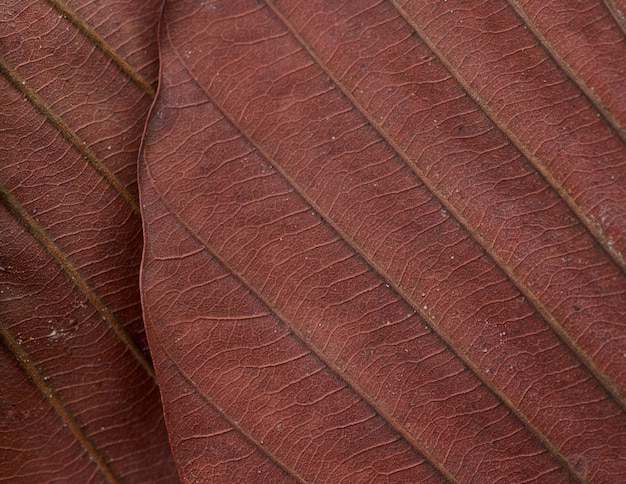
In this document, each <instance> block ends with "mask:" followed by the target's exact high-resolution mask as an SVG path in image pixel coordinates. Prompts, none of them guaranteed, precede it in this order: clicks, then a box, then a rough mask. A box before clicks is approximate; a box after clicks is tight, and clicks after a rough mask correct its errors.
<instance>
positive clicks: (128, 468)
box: [0, 1, 177, 483]
mask: <svg viewBox="0 0 626 484" xmlns="http://www.w3.org/2000/svg"><path fill="white" fill-rule="evenodd" d="M126 3H127V5H126V6H125V10H124V9H121V8H120V7H121V5H119V4H118V3H117V2H100V3H99V4H97V5H96V4H94V3H88V2H74V4H73V5H72V7H73V8H76V9H78V11H79V12H80V14H81V15H83V16H85V20H86V21H87V22H88V23H89V24H90V25H91V26H92V27H93V28H94V29H95V36H102V39H103V40H104V42H106V43H107V44H108V45H109V46H110V47H111V48H112V49H113V51H115V52H117V54H118V55H119V56H120V57H121V58H125V59H126V60H127V61H128V62H130V63H131V64H132V65H133V66H135V67H136V68H137V70H136V71H135V76H143V77H144V78H145V79H147V83H148V84H146V86H148V90H147V91H146V89H145V87H144V88H142V87H141V86H140V85H138V84H137V83H135V82H133V81H132V80H131V78H130V77H129V74H128V73H124V72H123V71H122V70H121V69H120V67H119V66H118V65H116V64H115V62H113V59H112V57H111V54H108V53H106V52H103V50H102V49H101V48H98V47H96V43H97V42H98V39H97V38H96V37H95V36H94V34H89V33H86V32H81V30H79V29H78V28H77V26H76V22H74V23H73V22H72V20H73V19H72V10H71V9H67V10H66V11H64V12H62V11H59V10H58V9H55V8H53V7H52V6H51V5H50V4H48V3H46V2H44V1H28V2H22V1H14V2H8V4H7V2H5V3H4V5H3V7H1V8H0V10H1V20H0V55H1V56H2V59H1V61H2V71H3V74H4V75H3V76H0V106H2V108H1V109H0V130H1V131H0V137H1V138H0V159H1V160H2V161H1V162H0V198H1V200H2V202H3V204H2V205H1V206H0V227H2V229H1V230H0V329H1V340H2V342H3V343H4V345H3V346H2V349H1V352H2V355H1V358H2V362H0V385H1V387H0V479H1V480H8V481H10V482H27V483H33V482H52V481H55V482H106V481H114V480H121V481H126V482H172V481H175V480H176V479H177V472H176V467H175V465H174V462H173V460H172V457H171V451H170V449H169V445H168V441H167V434H166V430H165V425H164V423H163V415H162V408H161V403H160V398H159V391H158V387H157V385H156V381H155V379H154V375H153V373H152V372H153V370H152V368H151V364H150V362H149V361H148V356H147V355H148V348H147V346H146V341H145V334H144V331H143V325H142V317H141V307H140V300H139V292H138V271H139V262H140V257H141V247H142V236H141V222H140V214H139V210H138V205H137V201H136V197H137V189H136V159H137V151H138V148H139V143H140V140H141V133H142V130H143V125H144V121H145V117H146V114H147V111H148V109H149V106H150V103H151V100H152V96H151V92H150V91H151V90H152V88H151V87H150V84H155V83H156V75H157V63H156V61H157V56H156V41H155V34H156V22H157V17H158V9H159V7H160V4H159V2H158V1H149V2H144V3H145V4H141V3H140V2H134V3H133V2H126ZM130 5H134V10H131V9H130V8H129V6H130ZM144 83H146V81H144ZM29 101H30V102H29ZM46 105H47V107H46ZM37 106H39V109H38V108H37ZM71 143H74V145H72V144H71ZM90 162H91V163H90ZM94 164H95V165H96V166H100V167H101V168H98V169H96V168H94V166H93V165H94ZM102 167H105V168H102ZM107 171H108V173H107ZM105 176H108V177H109V180H107V179H105ZM112 183H117V184H118V186H119V188H118V189H117V190H116V189H115V188H113V186H112ZM133 204H135V206H134V208H133ZM111 324H117V325H118V326H119V329H118V330H116V331H114V330H113V329H112V327H111ZM116 332H117V333H118V334H116ZM124 339H125V340H124ZM11 353H12V354H11ZM16 358H17V360H16ZM18 361H19V362H20V363H21V365H20V364H18Z"/></svg>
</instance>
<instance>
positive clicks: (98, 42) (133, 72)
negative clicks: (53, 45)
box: [47, 0, 155, 99]
mask: <svg viewBox="0 0 626 484" xmlns="http://www.w3.org/2000/svg"><path fill="white" fill-rule="evenodd" d="M47 1H48V3H49V4H50V5H51V6H52V7H53V8H54V9H55V10H56V11H57V12H59V13H60V14H61V15H63V18H64V19H67V20H68V21H69V22H70V23H71V24H72V25H74V27H76V28H77V29H78V30H79V31H80V32H82V33H83V35H84V36H85V37H87V38H88V39H89V40H90V41H91V43H92V44H94V45H95V46H96V47H97V48H98V49H100V51H102V52H103V53H104V55H106V56H107V57H108V58H109V59H111V61H112V62H113V63H114V64H115V65H116V66H117V67H118V68H119V69H120V70H121V71H122V72H123V73H124V74H126V75H127V76H128V78H129V79H130V80H131V81H133V82H134V83H135V84H136V85H137V86H139V87H140V88H141V90H142V91H144V92H145V93H146V94H147V95H148V96H149V97H150V99H154V95H155V89H154V87H152V85H151V84H150V83H149V82H148V81H147V80H146V79H145V78H144V77H143V76H142V75H141V74H140V73H139V72H138V71H137V69H135V68H134V67H133V66H131V65H130V64H129V63H128V62H127V61H126V59H124V58H123V57H122V56H120V55H119V54H118V53H117V52H116V51H115V49H114V48H113V47H111V46H110V45H109V44H108V43H107V41H106V40H104V39H103V38H102V37H101V36H100V35H99V34H98V33H97V32H96V31H95V30H94V29H93V28H91V26H89V25H88V24H87V22H85V21H84V20H83V19H82V18H80V16H79V15H78V14H77V13H76V12H74V11H73V10H72V9H71V8H70V7H69V5H67V4H66V3H65V2H64V1H63V0H47Z"/></svg>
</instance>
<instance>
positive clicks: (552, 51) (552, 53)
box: [508, 0, 626, 143]
mask: <svg viewBox="0 0 626 484" xmlns="http://www.w3.org/2000/svg"><path fill="white" fill-rule="evenodd" d="M508 3H509V6H510V7H511V9H512V10H513V12H514V13H515V14H516V15H517V17H518V19H519V20H520V22H521V23H522V24H525V25H526V26H527V27H528V30H529V31H530V32H531V33H532V34H533V35H534V36H535V40H536V41H537V43H538V44H539V46H540V47H541V48H542V49H543V50H544V52H545V53H546V55H547V56H548V57H549V58H551V59H552V61H553V62H554V63H555V64H556V65H557V66H559V68H560V69H561V72H563V74H565V76H567V77H568V79H569V80H570V81H572V82H573V83H574V85H575V86H576V87H578V89H579V91H580V92H581V93H582V94H583V96H585V97H586V98H587V100H588V101H589V102H590V103H591V104H592V105H593V106H594V107H595V108H596V109H597V110H598V112H600V114H602V117H603V118H604V120H605V121H606V123H607V124H608V125H609V126H610V128H611V130H612V131H613V133H614V134H615V135H617V137H618V138H619V139H620V140H621V141H622V143H626V130H624V127H623V126H622V125H621V123H620V122H619V120H618V119H617V118H616V117H615V116H614V115H613V113H612V112H611V111H610V110H609V108H607V107H606V105H605V104H604V102H603V101H602V99H601V98H600V96H598V94H597V93H596V92H595V91H594V90H593V89H591V88H590V87H589V86H588V85H587V83H586V82H585V80H584V79H583V78H582V77H581V76H580V75H578V73H577V72H576V70H575V69H574V68H573V67H572V66H571V65H570V64H569V62H567V61H566V60H565V58H564V57H563V56H561V54H560V53H559V51H558V50H557V49H556V47H555V46H554V44H552V42H550V41H549V40H548V39H547V37H546V36H545V35H544V34H543V32H541V30H540V29H539V27H538V26H537V25H536V24H535V23H534V22H533V21H532V19H531V18H530V17H529V16H528V14H527V13H526V12H525V11H524V9H523V8H522V7H521V6H520V4H519V2H518V1H517V0H508Z"/></svg>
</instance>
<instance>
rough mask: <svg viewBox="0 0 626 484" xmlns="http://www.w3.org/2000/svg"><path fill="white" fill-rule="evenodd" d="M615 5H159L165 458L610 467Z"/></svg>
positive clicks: (310, 476) (145, 185)
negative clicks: (168, 445)
mask: <svg viewBox="0 0 626 484" xmlns="http://www.w3.org/2000/svg"><path fill="white" fill-rule="evenodd" d="M542 5H543V4H542ZM560 12H564V17H562V18H557V16H558V15H559V13H560ZM589 12H593V15H591V14H590V13H589ZM565 14H566V15H565ZM618 16H619V15H618V13H617V8H616V7H615V6H614V4H613V2H606V5H605V4H603V3H600V2H575V3H572V2H564V1H563V2H555V1H553V2H549V5H548V7H547V8H546V9H541V8H540V7H538V4H535V3H533V2H510V4H509V3H506V2H478V1H476V2H454V1H452V0H450V1H440V2H426V1H421V2H420V1H413V2H401V1H395V0H393V1H390V2H378V1H374V0H357V1H351V2H347V1H346V2H331V1H330V0H315V1H307V2H304V1H300V2H296V1H293V0H291V1H287V0H282V1H281V0H277V1H268V2H258V1H253V0H249V1H243V0H240V1H233V2H197V1H191V0H179V1H177V2H171V3H169V4H168V5H167V6H166V10H165V13H164V18H163V21H162V31H161V44H160V45H161V62H162V71H161V73H162V75H161V86H160V90H159V96H158V99H157V102H156V104H155V106H154V108H153V112H152V116H151V120H150V126H149V130H148V133H147V136H146V139H145V151H144V162H143V165H142V166H141V171H140V186H141V196H142V204H143V205H142V209H143V215H144V228H145V232H146V248H145V253H144V265H143V275H142V284H143V297H144V300H143V303H144V311H145V320H146V326H147V328H146V329H147V333H148V338H149V341H150V344H151V349H152V351H153V354H154V357H155V362H156V369H157V375H158V378H159V381H160V385H161V391H162V395H163V400H164V406H165V413H166V419H167V421H168V428H169V431H170V438H171V441H172V445H173V449H174V453H175V456H176V459H177V462H178V465H179V470H180V472H181V475H182V477H183V478H184V479H186V480H189V481H198V482H234V481H237V482H282V481H290V480H296V481H300V482H305V481H306V482H333V483H334V482H370V481H384V482H426V481H429V480H432V481H437V480H448V481H452V482H498V481H502V482H520V481H530V480H536V481H540V482H562V481H568V482H569V481H577V482H585V481H593V482H618V481H619V480H620V478H621V475H622V474H623V473H624V471H625V470H626V462H625V459H626V457H625V456H626V454H625V452H624V449H625V442H626V419H625V418H624V413H623V411H624V409H625V408H626V400H625V398H624V386H625V383H626V365H625V355H626V344H625V343H626V342H625V339H626V333H625V332H624V321H625V320H626V317H625V316H626V315H625V313H626V297H625V293H626V278H625V276H624V268H625V265H624V259H623V253H624V249H625V245H626V226H625V224H624V215H626V214H625V213H624V212H625V211H626V203H625V202H626V183H625V181H626V162H625V160H626V157H625V156H624V155H625V154H626V148H625V146H624V139H625V136H624V129H623V123H624V117H625V116H626V114H625V113H626V110H625V108H624V96H623V84H624V79H625V78H626V77H625V76H624V74H626V70H625V64H624V63H625V62H626V47H625V44H624V42H623V30H622V28H623V26H622V25H620V24H619V21H618V20H616V18H617V17H618ZM585 19H587V22H585ZM562 22H567V23H568V25H573V26H576V27H575V28H573V29H572V30H573V31H574V33H573V34H571V35H570V34H568V33H567V32H564V31H563V30H562V29H563V26H562ZM559 27H560V29H559ZM598 31H601V32H606V39H608V40H606V41H600V40H599V39H598V38H597V36H596V34H595V32H598ZM591 39H594V40H596V41H597V44H598V46H599V47H595V46H594V44H593V41H592V40H591ZM577 42H579V43H581V44H582V46H581V47H580V48H576V47H575V44H576V43H577ZM595 56H598V58H601V59H602V61H599V60H598V58H595ZM600 56H601V57H600ZM615 73H617V74H618V75H615V76H614V77H612V74H615ZM620 89H621V90H620Z"/></svg>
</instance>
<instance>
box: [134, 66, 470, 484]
mask: <svg viewBox="0 0 626 484" xmlns="http://www.w3.org/2000/svg"><path fill="white" fill-rule="evenodd" d="M192 78H193V77H192ZM198 85H199V84H198ZM215 107H216V109H218V110H219V111H220V112H222V111H221V109H220V107H219V105H217V104H215ZM222 113H223V112H222ZM224 119H226V120H229V118H228V117H227V116H226V115H224ZM253 146H256V145H253ZM262 154H263V153H262ZM144 164H145V167H146V172H147V174H148V176H149V178H150V184H151V185H152V186H153V187H154V190H155V192H156V193H157V195H158V198H159V200H160V201H161V202H162V203H163V204H164V205H165V207H166V208H167V209H168V211H169V213H170V214H171V215H172V217H174V218H175V219H176V221H177V222H178V223H179V224H180V225H181V226H182V227H183V228H184V229H185V230H186V231H187V232H188V233H189V234H190V235H191V236H192V237H193V238H194V239H195V240H196V241H197V242H198V243H199V244H200V245H201V246H202V247H203V248H204V249H205V250H206V251H207V252H208V253H209V254H210V255H211V256H212V257H214V258H215V260H217V261H218V262H219V263H220V264H221V265H222V267H223V268H224V269H225V270H226V271H227V272H228V273H229V274H232V275H233V277H235V278H236V279H237V280H238V281H239V283H240V284H241V285H242V286H243V287H245V288H246V289H247V290H248V291H249V292H250V293H251V294H252V295H254V296H255V297H256V298H257V299H258V300H259V301H260V302H261V303H262V304H263V305H264V306H265V307H266V308H267V309H268V311H269V312H270V313H272V314H273V315H274V317H275V318H276V320H277V321H279V322H280V323H281V324H283V325H284V326H286V327H287V328H288V329H289V331H290V332H291V333H292V334H293V335H294V336H295V337H296V338H298V340H299V341H300V342H301V343H302V345H303V346H304V347H305V348H307V349H308V350H309V352H310V354H311V355H313V356H314V357H315V358H317V359H318V360H319V361H320V362H321V363H322V364H323V365H324V366H325V367H327V368H328V369H329V371H331V372H332V373H334V374H335V375H336V376H337V378H339V379H340V380H342V381H343V382H345V384H346V386H347V387H348V388H350V389H351V390H352V391H353V392H354V393H356V394H357V395H358V396H359V398H360V399H361V400H362V401H363V402H365V403H366V404H367V405H368V406H369V407H370V408H371V409H372V410H374V412H375V413H377V414H378V415H379V416H380V417H381V419H382V420H383V421H385V423H386V424H387V425H388V426H389V427H390V428H391V429H392V430H393V431H395V432H396V433H397V434H399V435H400V436H401V437H402V438H404V440H406V441H407V443H408V444H409V445H410V446H412V447H413V448H414V449H415V450H417V451H418V452H419V453H420V454H422V456H423V457H424V458H425V459H426V460H427V461H429V463H430V464H431V466H432V467H433V468H434V469H435V470H436V471H438V472H439V473H440V474H441V475H442V476H443V477H445V478H446V479H447V480H448V481H449V482H454V483H458V482H459V481H458V480H457V479H456V478H455V477H454V476H453V475H452V474H451V473H450V471H448V469H447V468H445V466H444V465H443V464H441V463H440V462H439V461H438V460H437V459H436V458H434V457H433V456H431V455H430V453H429V451H428V450H427V449H426V448H425V447H424V446H423V444H422V443H421V442H420V441H419V440H417V439H416V438H415V437H414V436H413V435H411V434H410V433H409V432H408V431H407V430H406V429H405V428H404V427H403V426H402V425H401V424H400V423H399V422H397V421H396V419H394V418H393V416H391V415H390V414H389V413H388V412H386V411H385V410H383V409H381V408H379V407H378V405H377V404H376V403H375V399H374V398H373V397H371V396H370V395H369V393H367V392H366V391H365V390H363V389H362V388H361V387H360V386H359V385H358V383H357V382H356V381H354V380H353V379H352V378H350V377H349V376H348V375H347V374H345V373H344V372H343V371H342V370H341V369H340V368H339V367H338V366H337V365H336V364H335V363H334V362H333V361H332V360H330V359H329V358H327V357H326V356H324V352H323V350H322V349H321V348H318V347H317V345H316V344H315V343H313V342H312V341H311V340H310V339H309V338H307V336H306V335H305V334H304V333H303V332H302V331H301V330H300V328H298V326H297V325H296V324H295V323H294V322H292V321H291V319H289V318H288V317H287V316H286V315H285V314H283V312H282V311H281V310H280V309H279V308H278V307H277V306H276V305H275V304H274V302H273V301H272V300H271V299H270V298H269V297H268V296H266V295H265V293H264V292H263V291H262V290H261V289H259V288H258V287H257V286H256V285H255V284H254V283H253V282H252V281H250V280H249V279H248V278H247V277H246V276H245V275H244V274H242V273H241V272H240V271H238V270H236V269H235V267H233V266H232V265H231V264H230V262H228V260H226V258H225V257H223V256H222V255H221V254H220V252H219V251H218V250H217V249H216V248H215V247H214V246H213V245H212V244H211V243H210V242H209V241H208V240H206V239H205V238H204V237H203V236H202V235H200V234H199V233H197V232H196V231H195V230H194V229H193V228H192V227H190V226H189V225H188V224H187V223H186V222H185V221H184V220H183V219H182V217H181V216H180V215H179V214H178V213H177V212H176V210H175V209H174V208H173V207H172V206H171V205H170V204H169V202H168V201H167V198H166V197H165V196H164V195H163V194H162V193H161V191H160V190H159V189H158V187H157V184H156V181H155V179H154V176H153V174H152V171H151V170H150V165H149V163H148V162H147V161H146V162H144Z"/></svg>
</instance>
